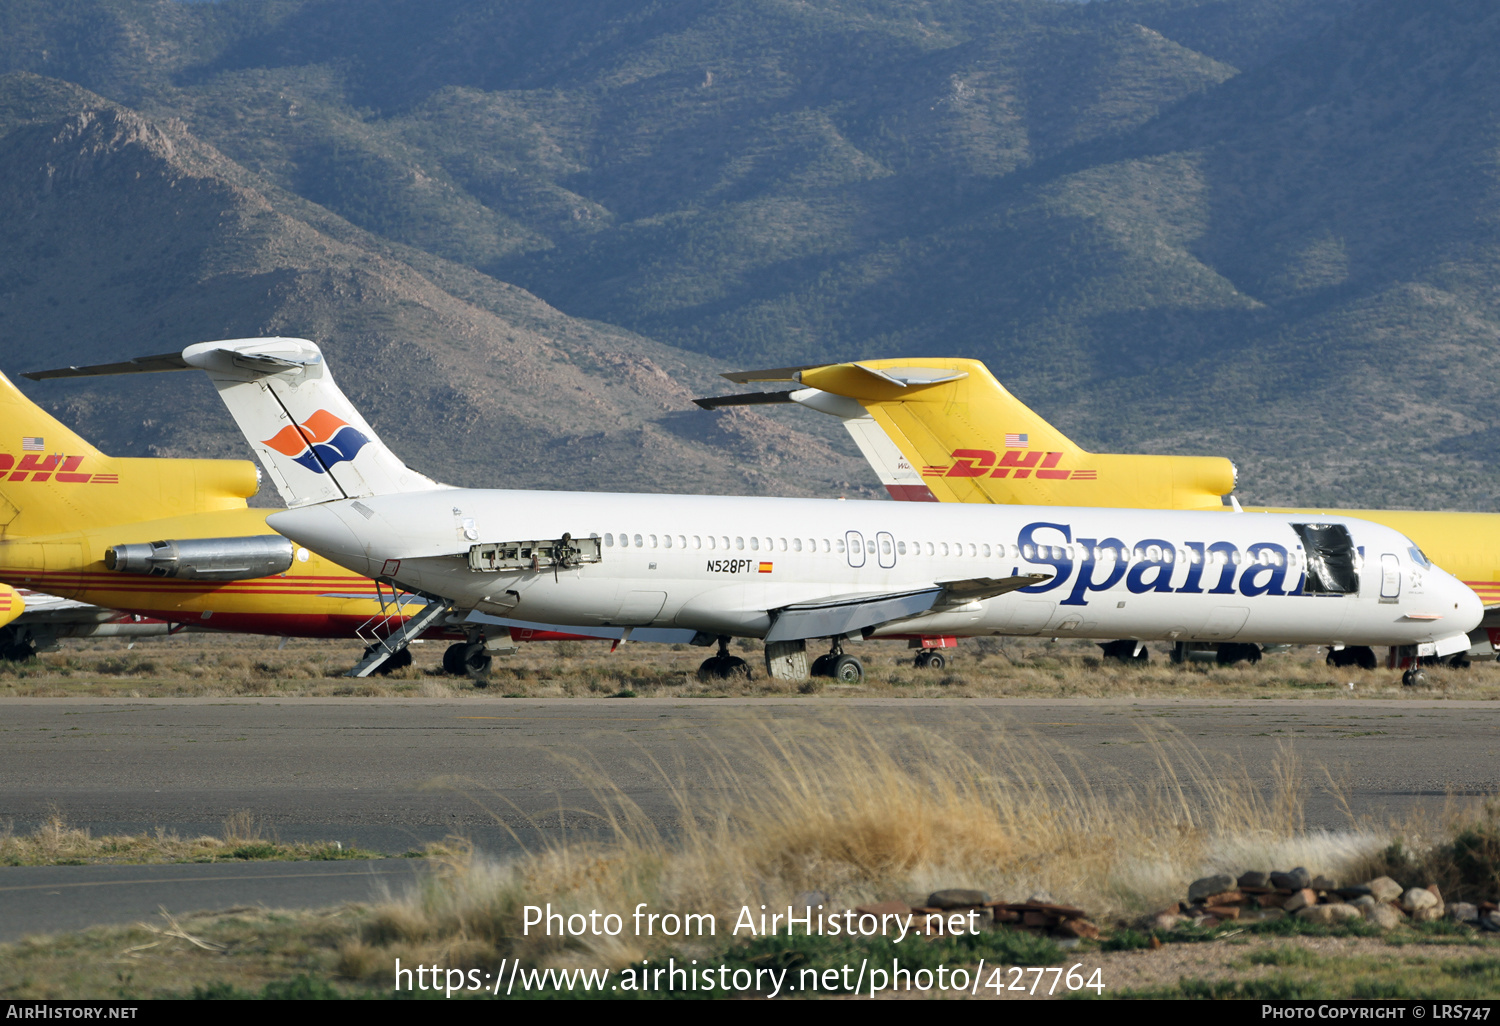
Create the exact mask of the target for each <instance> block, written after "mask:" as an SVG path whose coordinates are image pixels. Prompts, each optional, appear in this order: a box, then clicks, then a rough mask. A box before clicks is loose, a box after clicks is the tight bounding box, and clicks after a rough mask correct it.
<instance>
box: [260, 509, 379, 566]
mask: <svg viewBox="0 0 1500 1026" xmlns="http://www.w3.org/2000/svg"><path fill="white" fill-rule="evenodd" d="M344 505H345V503H342V502H325V503H319V504H317V505H314V506H303V507H301V508H299V509H287V510H282V511H281V512H280V513H272V514H271V515H270V516H268V517H266V523H267V524H268V525H270V527H271V529H272V530H274V531H277V532H279V533H281V534H284V535H286V536H287V537H288V538H290V539H291V540H292V541H294V542H296V543H297V544H298V545H301V546H304V547H305V548H309V549H311V550H312V551H314V552H316V553H317V554H318V555H320V556H322V557H323V558H325V559H331V560H333V561H334V562H335V563H337V564H339V565H340V566H343V567H347V568H348V569H350V570H353V571H354V572H355V573H360V574H366V575H368V574H369V573H370V556H369V555H368V553H367V550H366V546H365V545H364V544H363V543H361V542H360V540H359V538H358V537H357V536H356V535H355V534H354V532H353V531H352V530H350V528H349V525H348V524H347V523H346V522H345V521H344V518H343V517H342V516H341V515H340V514H341V513H342V512H343V510H342V509H336V508H334V507H342V506H344Z"/></svg>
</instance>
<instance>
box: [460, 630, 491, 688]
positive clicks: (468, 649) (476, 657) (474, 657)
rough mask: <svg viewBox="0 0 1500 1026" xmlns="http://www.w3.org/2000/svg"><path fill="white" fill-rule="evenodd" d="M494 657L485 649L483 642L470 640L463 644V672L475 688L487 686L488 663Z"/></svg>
mask: <svg viewBox="0 0 1500 1026" xmlns="http://www.w3.org/2000/svg"><path fill="white" fill-rule="evenodd" d="M493 662H494V657H493V656H491V655H490V654H489V653H488V652H486V651H485V648H484V642H482V641H471V642H469V643H468V644H466V645H465V646H464V673H465V674H466V675H467V676H468V678H469V679H470V680H472V681H473V682H474V686H475V687H476V688H483V687H488V686H489V683H490V682H489V676H490V664H491V663H493Z"/></svg>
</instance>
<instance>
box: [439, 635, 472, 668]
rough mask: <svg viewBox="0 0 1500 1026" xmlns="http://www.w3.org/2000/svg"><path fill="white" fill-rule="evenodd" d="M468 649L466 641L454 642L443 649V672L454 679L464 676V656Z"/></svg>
mask: <svg viewBox="0 0 1500 1026" xmlns="http://www.w3.org/2000/svg"><path fill="white" fill-rule="evenodd" d="M468 647H469V643H468V642H467V641H458V642H454V643H453V644H452V645H449V646H448V647H447V648H445V649H443V672H444V673H447V674H451V675H453V676H454V677H462V676H463V675H464V672H465V671H464V656H465V654H466V650H467V649H468Z"/></svg>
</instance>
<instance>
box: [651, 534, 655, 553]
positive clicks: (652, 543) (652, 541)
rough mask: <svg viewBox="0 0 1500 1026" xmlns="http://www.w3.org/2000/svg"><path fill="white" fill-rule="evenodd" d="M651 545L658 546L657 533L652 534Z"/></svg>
mask: <svg viewBox="0 0 1500 1026" xmlns="http://www.w3.org/2000/svg"><path fill="white" fill-rule="evenodd" d="M651 547H652V548H653V549H654V548H656V535H654V534H653V535H652V536H651Z"/></svg>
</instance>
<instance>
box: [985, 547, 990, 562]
mask: <svg viewBox="0 0 1500 1026" xmlns="http://www.w3.org/2000/svg"><path fill="white" fill-rule="evenodd" d="M984 558H985V559H989V558H990V547H989V546H988V545H986V546H985V547H984Z"/></svg>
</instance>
